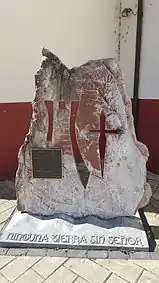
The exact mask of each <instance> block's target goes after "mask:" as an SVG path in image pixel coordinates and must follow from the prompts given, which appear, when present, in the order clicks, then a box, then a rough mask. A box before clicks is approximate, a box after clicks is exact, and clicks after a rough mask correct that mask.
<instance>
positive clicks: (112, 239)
mask: <svg viewBox="0 0 159 283" xmlns="http://www.w3.org/2000/svg"><path fill="white" fill-rule="evenodd" d="M0 246H5V247H27V248H31V247H33V248H40V247H48V248H58V249H63V248H66V249H86V250H87V249H88V250H99V249H100V250H107V249H109V250H113V249H114V250H119V249H120V250H123V249H124V250H125V249H127V250H136V251H148V250H149V244H148V240H147V236H146V233H145V230H144V228H143V225H142V221H141V219H140V217H139V215H136V216H134V217H118V218H114V219H110V220H101V219H99V218H97V217H94V216H89V217H85V218H82V219H73V218H69V217H66V216H62V217H61V216H60V218H59V217H58V216H55V217H54V218H40V217H39V218H37V217H34V216H32V215H29V214H27V213H21V212H20V211H16V212H15V213H14V214H13V216H12V217H11V219H10V220H9V221H8V223H7V224H6V225H5V227H4V228H3V230H2V231H1V235H0Z"/></svg>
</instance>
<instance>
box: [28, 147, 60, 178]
mask: <svg viewBox="0 0 159 283" xmlns="http://www.w3.org/2000/svg"><path fill="white" fill-rule="evenodd" d="M32 169H33V178H36V179H55V180H61V179H63V162H62V150H61V149H58V148H50V149H48V148H47V149H46V148H44V149H41V148H33V149H32Z"/></svg>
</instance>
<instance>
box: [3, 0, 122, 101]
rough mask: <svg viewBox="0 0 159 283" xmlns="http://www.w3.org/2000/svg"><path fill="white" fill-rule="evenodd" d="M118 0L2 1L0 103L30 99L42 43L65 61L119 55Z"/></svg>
mask: <svg viewBox="0 0 159 283" xmlns="http://www.w3.org/2000/svg"><path fill="white" fill-rule="evenodd" d="M119 5H120V1H119V0H0V102H21V101H31V100H32V99H33V97H34V74H35V73H36V71H37V69H38V68H39V66H40V61H41V49H42V47H43V46H45V47H46V48H49V49H50V50H52V51H53V52H54V53H56V55H58V56H59V57H60V58H61V59H62V60H63V62H64V63H65V64H67V65H68V66H70V67H71V66H74V65H79V64H82V63H84V62H85V61H87V60H89V59H96V58H101V57H115V56H116V51H117V46H118V42H117V34H115V30H116V29H118V17H119Z"/></svg>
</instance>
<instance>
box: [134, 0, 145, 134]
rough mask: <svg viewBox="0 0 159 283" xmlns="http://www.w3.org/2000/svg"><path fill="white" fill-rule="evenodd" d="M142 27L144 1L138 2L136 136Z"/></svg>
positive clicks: (135, 84)
mask: <svg viewBox="0 0 159 283" xmlns="http://www.w3.org/2000/svg"><path fill="white" fill-rule="evenodd" d="M142 27H143V0H138V13H137V33H136V56H135V73H134V95H133V115H134V124H135V129H136V134H137V132H138V119H139V83H140V61H141V46H142Z"/></svg>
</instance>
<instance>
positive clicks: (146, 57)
mask: <svg viewBox="0 0 159 283" xmlns="http://www.w3.org/2000/svg"><path fill="white" fill-rule="evenodd" d="M158 84H159V0H145V1H144V17H143V39H142V53H141V72H140V88H139V94H140V98H146V99H159V87H158Z"/></svg>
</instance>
